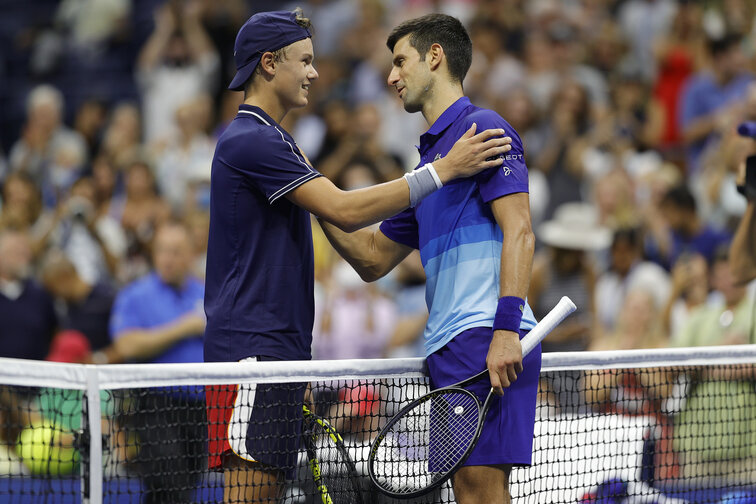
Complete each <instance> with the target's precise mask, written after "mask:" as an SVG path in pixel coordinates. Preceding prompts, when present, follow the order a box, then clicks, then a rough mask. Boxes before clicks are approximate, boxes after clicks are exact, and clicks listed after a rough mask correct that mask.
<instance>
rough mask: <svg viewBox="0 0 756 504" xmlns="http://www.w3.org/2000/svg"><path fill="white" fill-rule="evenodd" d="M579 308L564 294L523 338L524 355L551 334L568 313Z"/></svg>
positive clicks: (521, 342)
mask: <svg viewBox="0 0 756 504" xmlns="http://www.w3.org/2000/svg"><path fill="white" fill-rule="evenodd" d="M575 310H577V306H575V303H573V302H572V300H571V299H570V298H568V297H567V296H562V299H560V300H559V302H558V303H557V304H556V306H555V307H554V308H552V309H551V311H550V312H549V313H547V314H546V316H545V317H543V318H542V319H541V321H540V322H538V323H537V324H536V326H535V327H534V328H533V329H531V330H530V332H529V333H528V334H527V335H526V336H525V337H524V338H522V340H521V341H520V344H521V345H522V356H523V357H525V356H526V355H528V354H529V353H530V352H531V351H532V350H533V349H534V348H535V347H537V346H538V344H539V343H540V342H541V341H542V340H543V338H545V337H546V335H547V334H549V333H550V332H551V331H552V330H553V329H554V328H555V327H556V326H558V325H559V324H560V323H561V322H562V320H564V319H565V318H567V315H569V314H570V313H572V312H574V311H575Z"/></svg>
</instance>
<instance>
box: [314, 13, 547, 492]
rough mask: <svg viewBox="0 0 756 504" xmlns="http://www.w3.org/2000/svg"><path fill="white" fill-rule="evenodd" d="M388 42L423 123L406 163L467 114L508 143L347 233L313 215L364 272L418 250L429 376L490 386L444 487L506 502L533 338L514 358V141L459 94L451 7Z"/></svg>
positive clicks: (521, 443)
mask: <svg viewBox="0 0 756 504" xmlns="http://www.w3.org/2000/svg"><path fill="white" fill-rule="evenodd" d="M387 45H388V48H389V50H390V51H391V52H392V54H393V56H392V58H393V59H392V63H393V66H392V69H391V72H390V74H389V76H388V84H389V86H391V87H393V88H395V89H396V91H397V93H398V95H399V98H400V99H401V100H402V101H403V102H404V109H405V110H406V111H407V112H410V113H413V112H422V114H423V116H424V118H425V120H426V121H427V123H428V125H429V129H428V131H427V132H426V133H425V134H423V135H422V136H421V137H420V146H419V150H420V164H419V166H418V168H416V172H418V171H421V170H423V167H424V166H425V163H430V162H434V160H435V159H438V158H439V157H441V156H444V155H445V154H446V153H447V152H448V151H449V149H450V148H451V147H452V144H453V142H454V140H455V139H456V138H458V137H459V135H460V134H462V133H463V132H464V131H465V130H466V129H467V128H469V127H470V125H472V124H478V125H484V126H485V127H489V128H501V129H503V130H504V131H505V132H506V135H508V136H510V137H512V150H511V152H508V153H507V154H505V155H502V156H499V157H498V158H495V161H496V163H495V166H492V167H491V168H489V169H488V170H486V171H483V172H481V173H480V174H478V175H476V176H474V177H470V178H466V179H460V180H456V181H454V182H453V183H451V184H448V185H447V186H445V187H444V188H442V189H441V190H439V191H438V192H436V193H435V194H433V195H432V196H430V197H428V198H426V199H424V200H423V201H417V202H415V201H413V203H412V205H411V207H410V208H408V209H406V210H404V211H403V212H402V213H400V214H399V215H397V216H395V217H392V218H390V219H387V220H384V221H383V223H382V224H381V226H380V228H379V229H378V230H360V231H358V232H354V233H351V234H350V233H345V232H344V231H343V230H340V229H338V228H337V227H336V226H334V225H333V224H330V223H328V222H324V221H322V220H321V224H322V227H323V229H324V231H325V233H326V236H327V237H328V238H329V240H330V241H331V243H332V244H333V245H334V247H335V248H336V250H337V251H338V252H339V253H340V254H341V255H342V256H343V257H344V258H345V259H346V260H347V261H348V262H349V263H350V264H351V265H352V266H353V267H354V268H355V269H356V270H357V272H358V273H360V276H361V277H362V278H363V280H366V281H373V280H376V279H378V278H380V277H382V276H383V275H385V274H386V273H388V272H389V271H390V270H392V269H393V268H394V267H395V266H396V265H397V264H399V262H400V261H401V260H403V259H404V258H405V257H407V255H408V254H409V253H410V252H411V251H412V250H413V249H419V250H420V256H421V259H422V262H423V266H424V268H425V274H426V277H427V282H426V300H427V302H428V310H429V318H428V322H427V324H426V328H425V334H424V338H425V353H426V356H427V364H428V370H429V374H430V379H431V386H432V387H433V388H439V387H445V386H447V385H452V384H455V383H458V382H461V381H463V380H464V379H466V378H469V377H470V376H473V375H475V374H477V373H480V372H481V371H483V370H485V369H486V368H487V369H488V371H489V378H490V380H480V381H478V382H477V383H475V384H474V385H472V386H471V387H472V389H473V391H474V393H475V394H476V395H477V396H478V397H479V399H480V401H481V403H483V402H484V400H485V398H486V396H487V395H488V393H489V391H490V390H491V389H492V387H493V390H495V392H496V396H495V397H494V398H493V399H494V400H493V401H492V402H493V403H492V405H491V408H490V410H489V412H488V414H487V416H486V421H485V424H484V425H483V427H482V431H481V434H480V438H479V441H478V443H477V445H475V448H474V449H473V450H472V452H471V453H470V455H469V457H468V458H467V459H466V461H465V462H464V465H463V467H462V468H461V469H460V470H459V471H458V472H457V473H455V474H454V477H453V482H452V484H453V487H454V495H455V497H456V500H457V502H458V503H460V504H467V503H479V502H503V503H508V502H510V494H509V473H510V471H511V468H512V466H513V465H529V464H530V463H531V457H532V441H533V428H534V423H535V402H536V394H537V389H538V376H539V372H540V362H541V352H540V345H538V346H537V347H536V348H535V350H534V351H533V352H531V353H530V354H529V355H528V356H527V357H526V358H523V352H522V347H521V343H520V338H522V337H523V336H524V335H525V334H526V333H527V332H528V331H529V330H530V329H532V328H533V327H534V326H535V317H534V315H533V312H532V310H531V308H530V306H528V303H527V302H526V300H525V297H526V295H527V292H528V286H529V284H530V274H531V267H532V263H533V251H534V247H535V237H534V234H533V231H532V228H531V218H530V205H529V197H528V171H527V167H526V165H525V156H524V151H523V145H522V141H521V140H520V138H519V136H518V135H517V132H516V131H515V130H514V128H512V127H511V126H510V125H509V123H507V122H506V121H505V120H504V119H502V118H501V117H500V116H499V115H498V114H497V113H495V112H493V111H491V110H486V109H482V108H479V107H476V106H474V105H473V104H472V103H471V102H470V100H469V99H468V98H467V97H466V96H465V95H464V92H463V89H462V82H463V80H464V77H465V74H466V73H467V71H468V69H469V68H470V64H471V62H472V42H471V40H470V37H469V35H468V34H467V31H466V30H465V28H464V26H463V25H462V23H460V21H459V20H458V19H456V18H453V17H451V16H447V15H443V14H429V15H427V16H423V17H420V18H416V19H412V20H409V21H406V22H404V23H402V24H400V25H399V26H397V27H396V28H394V30H393V31H392V33H391V34H390V35H389V38H388V41H387ZM515 380H516V381H515Z"/></svg>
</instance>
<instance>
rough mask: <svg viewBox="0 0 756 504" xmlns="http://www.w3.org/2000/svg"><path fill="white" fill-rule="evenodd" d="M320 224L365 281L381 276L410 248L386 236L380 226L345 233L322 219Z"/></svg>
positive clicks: (397, 262)
mask: <svg viewBox="0 0 756 504" xmlns="http://www.w3.org/2000/svg"><path fill="white" fill-rule="evenodd" d="M320 225H321V227H322V228H323V232H324V233H325V235H326V237H327V238H328V241H330V242H331V245H333V247H334V248H335V249H336V251H337V252H338V253H339V255H341V257H343V258H344V259H346V261H347V262H348V263H349V264H350V265H351V266H352V267H353V268H354V270H355V271H356V272H357V273H358V274H359V275H360V278H362V279H363V280H364V281H365V282H373V281H375V280H378V279H379V278H381V277H383V276H384V275H385V274H386V273H388V272H389V271H391V270H392V269H394V267H396V265H397V264H399V263H400V262H402V260H403V259H404V258H405V257H407V256H408V255H409V253H410V252H412V249H411V248H410V247H407V246H405V245H401V244H399V243H397V242H395V241H393V240H391V239H389V238H388V237H386V236H385V235H384V234H383V233H382V232H381V231H380V230H377V231H372V230H368V229H361V230H359V231H356V232H354V233H345V232H344V231H342V230H340V229H339V228H337V227H336V226H334V225H333V224H329V223H327V222H325V221H323V220H321V221H320Z"/></svg>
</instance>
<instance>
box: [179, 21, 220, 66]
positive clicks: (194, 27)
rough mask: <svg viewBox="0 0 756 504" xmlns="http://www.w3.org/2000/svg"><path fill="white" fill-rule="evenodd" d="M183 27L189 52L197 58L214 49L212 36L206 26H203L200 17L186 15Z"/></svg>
mask: <svg viewBox="0 0 756 504" xmlns="http://www.w3.org/2000/svg"><path fill="white" fill-rule="evenodd" d="M183 27H184V33H185V34H186V42H187V45H188V46H189V52H190V53H191V55H192V57H193V58H194V59H195V60H197V59H199V58H201V57H202V56H204V55H205V54H207V53H209V52H210V51H212V50H213V44H212V42H211V41H210V37H208V35H207V32H205V28H204V27H203V26H202V21H201V20H200V19H199V18H190V17H186V18H185V21H184V24H183Z"/></svg>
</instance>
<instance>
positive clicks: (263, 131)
mask: <svg viewBox="0 0 756 504" xmlns="http://www.w3.org/2000/svg"><path fill="white" fill-rule="evenodd" d="M294 149H295V146H294V140H293V139H292V138H291V135H289V134H288V133H287V132H286V131H285V130H284V129H283V128H281V127H280V126H279V125H277V124H265V123H260V122H259V121H258V120H257V119H255V118H254V116H251V115H250V116H249V117H246V116H242V115H240V116H239V117H237V118H235V119H234V120H233V121H232V122H231V124H230V125H229V126H228V128H226V129H225V131H224V132H223V133H222V134H221V136H220V138H219V139H218V144H217V147H216V153H215V156H216V158H218V159H219V160H220V161H222V162H224V163H227V164H230V165H232V166H237V167H238V166H240V165H241V166H248V165H249V163H250V161H255V162H257V163H260V164H267V163H270V162H272V160H274V159H276V158H278V157H280V156H281V155H282V154H290V153H292V152H294Z"/></svg>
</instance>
